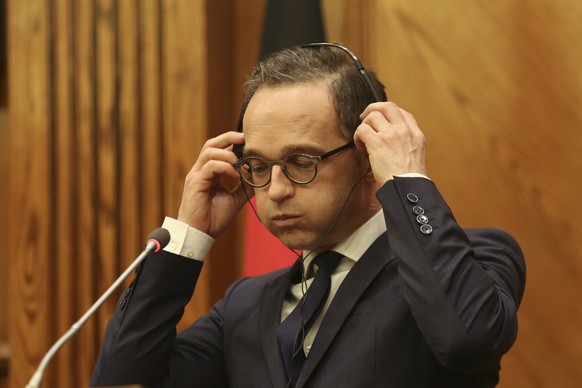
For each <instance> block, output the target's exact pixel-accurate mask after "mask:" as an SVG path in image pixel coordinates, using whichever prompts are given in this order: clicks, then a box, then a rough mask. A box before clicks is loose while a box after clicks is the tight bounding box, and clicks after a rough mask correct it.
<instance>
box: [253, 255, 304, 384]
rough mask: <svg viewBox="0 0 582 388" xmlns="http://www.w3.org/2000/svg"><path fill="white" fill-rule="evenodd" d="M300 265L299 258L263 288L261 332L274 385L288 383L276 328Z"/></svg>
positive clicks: (260, 316) (260, 313) (260, 315)
mask: <svg viewBox="0 0 582 388" xmlns="http://www.w3.org/2000/svg"><path fill="white" fill-rule="evenodd" d="M300 265H301V263H300V261H299V260H297V261H296V262H295V264H294V265H293V266H292V267H291V268H290V269H289V270H288V271H286V272H283V273H282V274H281V275H280V276H276V277H274V278H273V279H271V280H270V281H268V282H266V283H265V285H264V289H263V290H264V291H263V295H262V300H261V304H260V305H261V308H260V312H259V328H260V332H259V334H260V335H261V342H262V346H263V352H264V354H265V358H266V363H267V369H268V371H269V375H270V378H271V383H272V386H273V387H284V386H286V385H287V372H286V370H285V364H284V363H283V359H282V356H281V351H280V350H279V344H278V343H277V334H276V330H277V328H278V327H279V325H280V324H281V309H282V307H283V300H284V299H285V294H286V293H287V291H288V290H289V289H290V288H291V281H292V279H293V278H294V277H295V276H296V275H297V274H298V273H299V271H300Z"/></svg>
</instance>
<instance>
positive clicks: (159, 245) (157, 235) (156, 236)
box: [26, 228, 170, 388]
mask: <svg viewBox="0 0 582 388" xmlns="http://www.w3.org/2000/svg"><path fill="white" fill-rule="evenodd" d="M169 242H170V232H168V230H167V229H164V228H158V229H155V230H154V231H152V232H151V233H150V234H149V235H148V237H147V239H146V246H145V248H144V250H143V251H142V253H140V255H139V256H138V257H137V258H136V259H135V260H134V261H133V263H131V265H130V266H129V267H127V269H126V270H125V272H123V273H122V274H121V276H119V277H118V278H117V280H115V282H113V284H112V285H111V286H110V287H109V288H108V289H107V291H105V292H104V293H103V295H101V297H100V298H99V299H98V300H97V301H96V302H95V303H94V304H93V306H91V307H90V308H89V310H87V312H86V313H85V314H84V315H83V316H82V317H81V319H79V320H78V321H77V322H75V323H74V324H73V326H71V328H70V329H69V331H67V332H66V333H65V334H64V335H63V336H62V337H61V338H59V340H58V341H57V342H55V344H54V345H53V346H52V347H51V348H50V349H49V351H48V352H47V353H46V354H45V356H44V357H43V359H42V361H41V362H40V364H39V366H38V369H37V370H36V372H34V374H33V375H32V377H31V379H30V381H29V382H28V384H27V385H26V388H39V387H40V383H41V381H42V375H43V373H44V370H45V368H46V367H47V365H48V363H49V362H50V361H51V359H52V358H53V357H54V356H55V354H56V353H57V352H58V351H59V349H60V348H61V347H62V346H63V345H64V344H65V343H66V342H67V341H68V340H69V339H70V338H71V337H72V336H73V335H75V334H76V333H77V332H78V331H79V329H81V327H82V326H83V325H84V324H85V322H86V321H87V320H88V319H89V318H90V317H91V316H92V315H93V314H94V313H95V311H97V309H98V308H99V307H101V305H102V304H103V302H105V300H106V299H107V298H109V297H110V296H111V294H112V293H113V291H115V289H116V288H117V287H119V285H120V284H121V283H122V282H123V281H124V280H125V279H126V278H127V277H128V276H129V275H130V274H131V272H133V270H134V269H135V268H136V267H137V266H138V265H139V264H140V263H141V262H142V261H143V260H144V259H145V258H146V257H147V255H148V254H150V253H155V252H159V251H160V250H161V249H163V248H164V247H165V246H166V245H168V243H169Z"/></svg>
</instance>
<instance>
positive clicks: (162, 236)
mask: <svg viewBox="0 0 582 388" xmlns="http://www.w3.org/2000/svg"><path fill="white" fill-rule="evenodd" d="M169 242H170V232H168V230H167V229H164V228H157V229H154V230H153V231H152V232H151V233H150V234H149V236H148V237H147V240H146V244H149V243H154V244H155V245H156V249H154V252H158V251H160V250H161V249H163V248H164V247H165V246H166V245H168V243H169Z"/></svg>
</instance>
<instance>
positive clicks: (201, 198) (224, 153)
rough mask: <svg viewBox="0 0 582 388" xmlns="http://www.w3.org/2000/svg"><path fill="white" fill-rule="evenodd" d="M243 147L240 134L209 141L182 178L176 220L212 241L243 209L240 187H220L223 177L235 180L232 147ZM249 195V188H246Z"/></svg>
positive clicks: (229, 134)
mask: <svg viewBox="0 0 582 388" xmlns="http://www.w3.org/2000/svg"><path fill="white" fill-rule="evenodd" d="M242 143H244V135H243V134H242V133H240V132H233V131H231V132H227V133H223V134H222V135H219V136H217V137H215V138H212V139H209V140H208V141H207V142H206V143H205V144H204V146H203V147H202V150H201V151H200V155H199V156H198V160H197V161H196V163H195V164H194V166H193V167H192V169H191V170H190V172H189V173H188V175H187V176H186V180H185V182H184V192H183V194H182V203H181V204H180V210H179V212H178V220H179V221H182V222H185V223H186V224H188V225H190V226H192V227H193V228H196V229H198V230H199V231H201V232H204V233H206V234H208V235H210V236H211V237H213V238H216V237H217V236H218V235H220V234H221V233H222V232H223V231H224V230H225V229H226V227H227V226H228V225H229V224H230V222H231V221H232V220H233V218H234V216H235V215H236V214H237V212H238V211H239V210H240V209H241V208H242V207H243V206H244V204H245V202H246V200H247V196H246V195H245V192H244V187H243V185H242V184H239V185H237V186H236V187H235V188H234V189H229V188H228V187H226V186H225V185H224V181H223V179H224V178H225V177H229V178H238V177H239V174H238V172H237V171H236V170H235V168H234V167H233V166H232V163H234V162H236V161H237V157H236V155H235V154H234V153H233V152H232V148H233V144H242ZM247 190H248V192H249V195H253V192H252V188H250V190H249V188H247Z"/></svg>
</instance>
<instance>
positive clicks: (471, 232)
mask: <svg viewBox="0 0 582 388" xmlns="http://www.w3.org/2000/svg"><path fill="white" fill-rule="evenodd" d="M408 194H414V195H408ZM377 196H378V199H379V201H380V203H381V204H382V207H383V209H384V214H385V219H386V224H387V228H388V231H387V233H386V234H384V235H382V236H381V237H379V238H378V239H377V240H376V241H375V242H374V243H373V244H372V245H371V246H370V248H369V249H368V250H367V251H366V253H365V254H364V255H363V256H362V257H361V258H360V260H359V261H358V262H357V263H356V264H355V265H354V267H353V268H352V269H351V271H350V272H349V273H348V275H347V277H346V278H345V280H344V282H343V283H342V285H341V286H340V288H339V289H338V291H337V294H336V295H335V298H334V299H333V302H332V304H331V305H330V307H329V310H328V311H327V314H326V315H325V317H324V320H323V322H322V324H321V327H320V329H319V331H318V334H317V337H316V339H315V342H314V343H313V346H312V348H311V351H310V353H309V356H308V358H307V360H306V362H305V364H304V367H303V369H302V371H301V375H300V377H299V380H298V382H297V387H334V388H337V387H346V388H348V387H349V388H355V387H365V388H371V387H406V388H410V387H448V388H450V387H494V386H495V385H496V384H497V382H498V379H499V377H498V376H499V368H500V360H501V357H502V355H503V354H504V353H506V352H507V351H508V350H509V348H510V347H511V345H512V344H513V342H514V340H515V338H516V335H517V308H518V305H519V303H520V301H521V298H522V295H523V291H524V286H525V264H524V260H523V256H522V253H521V250H520V248H519V246H518V244H517V243H516V242H515V240H514V239H513V238H512V237H511V236H510V235H508V234H507V233H505V232H503V231H500V230H497V229H462V228H461V227H460V226H459V225H458V224H457V222H456V221H455V219H454V217H453V214H452V213H451V211H450V210H449V208H448V206H447V204H446V203H445V201H444V200H443V198H442V197H441V195H440V194H439V192H438V190H437V189H436V187H435V185H434V184H433V182H431V181H429V180H427V179H423V178H396V179H395V180H393V181H390V182H388V183H387V184H386V185H385V186H384V187H382V189H380V191H379V192H378V195H377ZM416 200H418V201H416ZM414 206H420V207H422V209H423V210H424V215H425V216H426V217H427V218H428V223H427V225H430V226H431V228H432V231H431V232H430V233H428V234H425V233H423V232H422V231H421V226H422V225H423V224H421V223H419V221H418V220H417V214H416V213H415V212H414V211H413V208H414ZM425 221H426V220H425ZM424 230H425V232H427V228H426V227H425V229H424ZM428 231H430V228H429V229H428ZM201 268H202V263H201V262H198V261H194V260H190V259H186V258H183V257H180V256H176V255H173V254H171V253H168V252H160V253H158V254H154V255H152V256H150V257H149V258H148V259H147V260H146V261H145V262H144V264H143V265H142V266H141V268H140V270H139V272H138V274H137V275H136V278H135V279H134V281H133V283H132V285H131V287H130V288H129V289H128V290H126V291H125V292H124V293H123V295H122V297H121V299H120V303H119V306H118V308H117V310H116V312H115V314H114V316H113V317H112V318H111V320H110V322H109V324H108V327H107V330H106V335H105V340H104V343H103V347H102V350H101V354H100V356H99V360H98V362H97V365H96V366H95V371H94V375H93V379H92V383H91V384H92V385H95V386H108V385H118V384H130V383H140V384H143V385H146V386H168V387H170V386H171V387H204V388H206V387H241V388H243V387H244V388H249V387H274V388H278V387H285V386H286V384H287V377H286V373H285V368H284V365H283V361H282V358H281V354H280V351H279V348H278V345H277V340H276V336H275V331H276V329H277V326H278V325H279V323H280V318H281V308H282V304H283V299H284V297H285V294H286V292H287V291H288V289H289V288H290V284H291V281H292V279H293V278H295V277H296V275H297V272H298V270H299V266H298V264H297V263H296V264H295V265H294V266H292V267H291V268H287V269H284V270H280V271H277V272H273V273H270V274H267V275H264V276H259V277H253V278H243V279H240V280H238V281H237V282H235V283H234V284H233V285H232V286H231V287H230V288H229V289H228V291H227V292H226V295H225V297H224V299H222V300H221V301H219V302H218V303H217V304H216V305H215V306H213V307H212V309H211V310H210V311H209V313H208V314H207V315H205V316H204V317H202V318H201V319H199V320H198V321H197V322H196V323H194V325H192V326H191V327H190V328H188V329H186V330H185V331H183V332H181V333H179V334H178V335H177V336H176V329H175V327H176V324H177V322H178V321H179V319H180V317H181V316H182V313H183V308H184V306H185V305H186V304H187V302H188V301H189V300H190V298H191V295H192V292H193V291H194V287H195V284H196V279H197V278H198V275H199V273H200V271H201Z"/></svg>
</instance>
